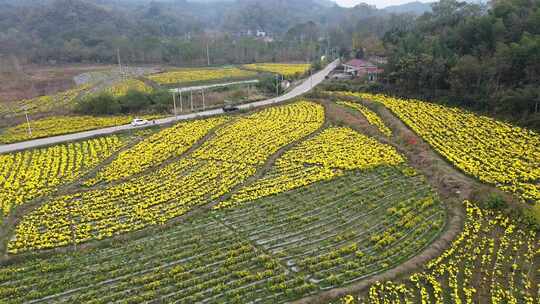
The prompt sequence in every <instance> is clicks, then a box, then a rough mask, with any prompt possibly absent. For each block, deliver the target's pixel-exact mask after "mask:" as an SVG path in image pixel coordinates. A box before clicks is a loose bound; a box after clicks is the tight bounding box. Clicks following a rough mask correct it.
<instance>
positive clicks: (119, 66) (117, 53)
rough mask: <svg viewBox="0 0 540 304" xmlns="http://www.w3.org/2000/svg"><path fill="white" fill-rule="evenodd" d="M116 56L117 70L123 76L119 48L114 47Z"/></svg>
mask: <svg viewBox="0 0 540 304" xmlns="http://www.w3.org/2000/svg"><path fill="white" fill-rule="evenodd" d="M116 58H117V59H118V70H119V71H120V74H121V75H122V76H123V73H122V63H121V61H120V48H117V49H116Z"/></svg>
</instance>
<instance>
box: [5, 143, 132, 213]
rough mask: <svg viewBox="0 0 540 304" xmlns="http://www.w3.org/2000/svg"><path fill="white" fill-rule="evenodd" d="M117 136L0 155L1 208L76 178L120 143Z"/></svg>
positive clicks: (36, 195) (115, 148) (44, 192)
mask: <svg viewBox="0 0 540 304" xmlns="http://www.w3.org/2000/svg"><path fill="white" fill-rule="evenodd" d="M122 145H123V141H122V140H121V139H120V138H118V137H117V136H110V137H103V138H98V139H91V140H87V141H83V142H77V143H72V144H66V145H59V146H54V147H50V148H43V149H37V150H33V151H25V152H18V153H13V154H7V155H0V211H2V213H3V215H8V214H9V212H10V210H11V209H12V208H14V207H16V206H18V205H21V204H24V203H25V202H27V201H30V200H32V199H34V198H38V197H41V196H45V195H47V194H50V193H51V192H52V191H54V190H55V189H56V188H57V187H58V186H59V185H61V184H65V183H68V182H71V181H74V180H76V179H77V178H78V177H80V176H81V175H83V174H84V173H85V172H87V171H88V170H89V169H91V168H93V167H95V166H96V165H97V164H99V163H100V162H102V161H103V160H104V159H106V158H108V157H109V156H111V155H112V154H113V153H114V151H116V150H118V149H119V148H120V147H122Z"/></svg>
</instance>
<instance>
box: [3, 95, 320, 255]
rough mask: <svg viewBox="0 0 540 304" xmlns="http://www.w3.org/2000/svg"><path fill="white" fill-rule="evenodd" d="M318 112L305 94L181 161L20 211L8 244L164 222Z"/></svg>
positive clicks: (240, 177) (225, 184)
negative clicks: (28, 211) (304, 99)
mask: <svg viewBox="0 0 540 304" xmlns="http://www.w3.org/2000/svg"><path fill="white" fill-rule="evenodd" d="M306 112H309V113H306ZM323 120H324V111H323V108H322V106H320V105H317V104H314V103H310V102H298V103H294V104H291V105H287V106H282V107H274V108H269V109H267V110H264V111H261V112H259V113H256V114H252V115H249V116H247V117H245V118H240V119H238V120H237V121H235V122H234V123H232V124H229V125H227V126H225V127H223V128H220V129H218V130H217V131H216V133H215V137H214V138H212V139H211V140H209V141H207V142H205V143H204V144H203V146H201V147H200V148H198V149H197V150H195V151H194V152H193V153H192V154H191V155H190V156H189V157H185V158H183V159H181V160H180V161H177V162H173V163H171V164H169V165H167V166H165V167H163V168H161V169H157V170H155V171H154V172H151V173H148V174H146V175H142V176H140V177H137V178H133V179H130V180H127V181H125V182H124V183H121V184H117V185H113V186H110V187H108V188H105V189H97V190H91V191H86V192H81V193H76V194H73V195H68V196H63V197H59V198H56V199H53V200H51V201H49V202H47V203H46V204H44V205H43V206H41V207H40V208H38V209H37V210H35V211H34V212H32V213H31V214H29V215H27V216H25V217H24V218H23V220H22V221H21V223H20V224H19V225H18V226H17V227H16V235H15V238H14V239H12V240H11V241H10V242H9V244H8V250H9V252H11V253H17V252H22V251H28V250H33V249H45V248H54V247H59V246H65V245H67V244H72V243H81V242H85V241H88V240H94V239H103V238H107V237H111V236H113V235H117V234H121V233H125V232H129V231H133V230H137V229H141V228H144V227H146V226H149V225H156V224H162V223H165V222H167V221H168V220H170V219H172V218H175V217H178V216H180V215H182V214H184V213H186V212H187V211H189V210H190V209H191V208H192V207H193V206H196V205H201V204H207V203H208V202H211V201H213V200H215V199H217V198H219V197H220V196H222V195H224V194H225V193H227V192H228V191H230V189H231V188H232V187H234V186H236V185H238V184H240V183H242V182H244V181H245V180H246V179H247V178H248V177H250V176H252V175H253V174H254V173H255V172H256V170H257V167H258V166H259V165H262V164H263V163H264V162H265V160H266V159H268V158H269V157H270V156H271V155H273V154H274V153H276V152H277V150H279V149H280V148H282V147H284V146H286V145H288V144H290V143H291V142H294V141H296V140H299V139H301V138H303V137H305V136H307V135H308V134H310V133H312V132H314V131H315V130H317V129H318V128H320V127H321V126H322V124H323ZM214 124H215V123H214ZM118 170H123V168H121V167H118ZM127 170H130V169H129V168H127Z"/></svg>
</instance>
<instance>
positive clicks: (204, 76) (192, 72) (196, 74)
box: [148, 67, 257, 85]
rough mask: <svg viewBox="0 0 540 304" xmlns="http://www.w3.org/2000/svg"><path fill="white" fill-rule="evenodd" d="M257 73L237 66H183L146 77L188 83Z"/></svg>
mask: <svg viewBox="0 0 540 304" xmlns="http://www.w3.org/2000/svg"><path fill="white" fill-rule="evenodd" d="M256 76H257V73H255V72H252V71H247V70H242V69H239V68H234V67H231V68H184V69H179V70H173V71H169V72H165V73H160V74H154V75H151V76H149V77H148V78H149V79H151V80H153V81H155V82H157V83H159V84H164V85H167V84H189V83H196V82H207V81H216V80H223V81H227V80H235V79H245V78H250V77H256Z"/></svg>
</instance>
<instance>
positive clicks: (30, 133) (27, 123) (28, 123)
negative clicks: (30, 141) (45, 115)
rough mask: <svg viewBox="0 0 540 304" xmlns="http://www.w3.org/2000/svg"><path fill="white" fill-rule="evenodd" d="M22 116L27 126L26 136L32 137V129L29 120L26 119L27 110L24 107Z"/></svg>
mask: <svg viewBox="0 0 540 304" xmlns="http://www.w3.org/2000/svg"><path fill="white" fill-rule="evenodd" d="M24 115H25V116H26V125H27V126H28V135H29V136H30V137H32V128H31V127H30V119H28V109H27V108H26V107H24Z"/></svg>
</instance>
